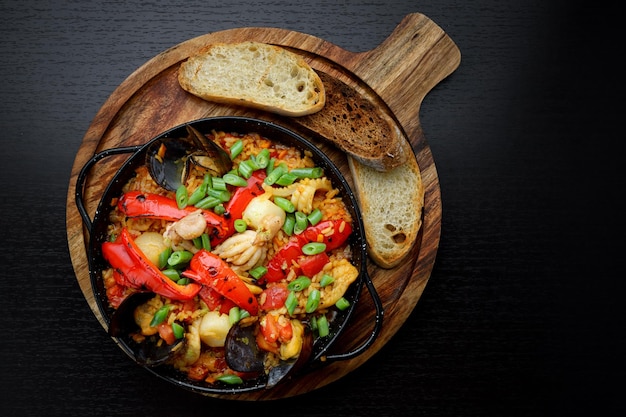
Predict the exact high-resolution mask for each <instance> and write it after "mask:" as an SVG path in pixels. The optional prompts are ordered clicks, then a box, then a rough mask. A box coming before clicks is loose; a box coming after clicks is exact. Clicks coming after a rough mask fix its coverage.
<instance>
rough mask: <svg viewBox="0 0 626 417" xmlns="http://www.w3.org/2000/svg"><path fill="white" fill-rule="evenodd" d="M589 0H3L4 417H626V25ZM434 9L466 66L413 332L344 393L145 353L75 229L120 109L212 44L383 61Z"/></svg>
mask: <svg viewBox="0 0 626 417" xmlns="http://www.w3.org/2000/svg"><path fill="white" fill-rule="evenodd" d="M578 3H580V2H572V1H557V2H555V1H552V2H546V1H538V0H532V1H526V2H516V1H504V2H503V1H495V0H481V1H474V2H465V1H445V0H438V1H407V0H391V1H386V0H380V1H377V0H373V1H368V2H358V1H349V0H348V1H336V2H333V1H323V0H309V1H307V2H299V3H296V2H288V1H270V2H264V1H247V2H246V1H222V2H214V1H211V0H204V1H187V0H170V1H167V2H160V1H155V2H139V1H116V2H99V1H59V2H42V1H39V2H36V1H7V0H3V1H1V2H0V16H2V24H1V25H0V54H1V55H0V57H1V59H0V80H1V82H0V94H1V100H0V121H1V124H0V128H1V129H0V132H1V133H0V135H1V141H0V146H1V147H0V167H1V172H2V178H1V179H2V193H3V194H2V199H1V203H0V204H1V212H2V216H0V219H1V220H0V221H1V227H2V228H1V230H2V233H3V238H2V240H1V243H0V254H1V259H2V264H1V265H2V268H1V269H0V271H1V275H0V310H1V311H2V319H0V335H2V344H1V345H0V346H1V348H0V353H1V355H0V358H1V360H0V415H2V416H5V417H8V416H30V415H33V416H41V415H47V416H57V415H58V416H85V415H90V416H123V415H146V416H148V415H149V416H173V415H174V416H179V415H180V416H205V415H215V413H220V415H249V414H250V413H261V414H263V415H266V414H268V415H269V414H270V413H275V415H295V414H298V415H318V416H327V415H345V416H348V415H349V416H387V415H412V416H417V415H426V416H487V415H498V416H535V415H536V416H540V415H541V416H544V415H545V416H572V415H598V416H608V415H619V414H621V413H623V412H624V411H625V410H626V407H625V406H624V402H623V400H622V394H623V389H622V385H623V384H621V383H620V381H621V379H622V378H623V375H624V370H625V369H624V358H623V355H624V353H625V352H626V349H625V348H626V343H625V341H626V338H625V337H624V330H625V326H624V317H625V315H624V308H623V304H624V303H623V302H622V300H623V297H624V296H623V294H624V292H623V290H624V285H623V283H622V282H623V279H622V278H621V277H622V275H623V272H622V271H621V269H622V268H621V267H622V264H621V262H620V261H619V260H620V259H621V258H622V257H623V255H622V252H621V246H623V245H619V243H620V242H621V240H622V239H623V237H622V235H623V231H624V221H623V214H622V213H621V206H620V205H619V204H618V203H617V199H618V198H619V197H621V194H622V193H621V192H622V190H623V182H622V181H621V180H618V178H619V177H618V176H619V175H620V174H621V168H622V166H623V163H621V162H622V154H621V153H620V152H618V146H617V145H618V143H619V141H620V140H623V138H621V137H617V134H615V133H614V126H615V125H616V124H617V123H616V122H617V120H618V117H623V116H622V114H621V106H617V105H614V104H612V100H614V99H617V100H618V102H619V100H620V99H621V95H618V94H617V92H618V91H623V87H621V80H618V78H617V74H616V72H617V70H615V68H619V67H618V66H617V63H616V62H614V61H613V60H612V57H615V56H616V54H614V53H611V51H619V45H618V42H617V40H616V38H615V35H616V32H617V30H616V27H617V26H616V24H617V23H616V22H617V21H616V19H615V17H616V16H617V14H616V13H614V11H611V10H610V9H609V8H606V7H603V8H600V7H599V6H598V7H596V6H590V5H586V6H585V7H583V6H582V5H579V4H578ZM413 12H419V13H423V14H425V15H426V16H428V17H430V18H431V19H432V20H433V21H434V22H436V23H437V24H438V25H440V26H441V27H442V28H443V29H444V30H445V31H446V32H447V33H448V35H449V36H450V37H451V38H452V39H453V40H454V41H455V42H456V44H457V45H458V46H459V48H460V50H461V53H462V60H461V65H460V67H459V68H458V69H457V70H456V71H455V72H454V73H453V74H452V75H451V76H450V77H449V78H447V79H446V80H444V81H443V82H442V83H441V84H439V85H438V86H437V87H436V88H435V89H434V90H433V91H432V92H431V93H430V94H429V95H428V96H427V97H426V99H425V100H424V102H423V105H422V108H421V112H420V120H421V125H422V127H423V130H424V133H425V135H426V138H427V140H428V143H429V145H430V147H431V149H432V152H433V155H434V159H435V162H436V165H437V170H438V174H439V181H440V185H441V194H442V200H443V222H442V237H441V242H440V247H439V252H438V256H437V260H436V264H435V267H434V270H433V272H432V275H431V278H430V281H429V283H428V285H427V287H426V290H425V292H424V294H423V296H422V298H421V299H420V301H419V302H418V304H417V306H416V308H415V309H414V310H413V313H412V314H411V315H410V317H409V318H408V320H407V321H406V322H405V324H404V326H403V327H402V328H401V329H400V330H399V331H398V333H396V335H395V336H394V337H393V338H392V339H391V340H390V341H389V343H387V344H386V345H385V346H384V347H383V348H382V350H381V351H379V352H378V353H377V354H376V355H375V356H373V357H372V358H371V359H370V360H368V361H367V362H366V363H365V364H364V365H362V366H361V367H359V368H357V369H356V370H354V371H353V372H351V373H350V374H348V375H347V376H345V377H344V378H342V379H340V380H339V381H337V382H335V383H332V384H330V385H328V386H325V387H323V388H321V389H319V390H316V391H313V392H311V393H307V394H304V395H302V396H297V397H293V398H288V399H284V400H278V401H266V402H243V403H241V402H235V401H229V400H221V399H215V398H206V397H201V396H198V395H195V394H192V393H189V392H187V391H183V390H181V389H179V388H177V387H174V386H171V385H170V384H167V383H165V382H163V381H161V380H158V379H156V378H155V377H154V376H152V375H151V374H149V373H148V372H146V371H145V370H143V369H141V368H139V367H138V366H136V365H135V364H133V363H132V362H131V361H130V360H128V358H127V357H126V356H125V355H124V354H123V352H122V351H121V350H120V349H119V348H118V347H117V346H116V345H115V344H114V343H113V342H112V341H111V340H110V339H109V337H108V336H107V335H106V334H105V332H104V331H103V330H102V328H101V326H100V324H99V323H98V322H97V320H96V318H95V317H94V315H93V313H92V311H91V310H90V308H89V307H88V305H87V303H86V301H85V299H84V298H83V295H82V293H81V291H80V289H79V287H78V284H77V282H76V278H75V276H74V271H73V269H72V265H71V261H70V255H69V251H68V247H67V238H66V233H65V206H66V204H65V203H66V196H67V192H68V182H69V176H70V170H71V167H72V164H73V161H74V157H75V155H76V152H77V150H78V147H79V145H80V143H81V141H82V137H83V135H84V132H85V131H86V130H87V128H88V127H89V125H90V123H91V121H92V119H93V117H94V115H95V114H96V113H97V111H98V109H99V108H100V106H102V104H103V103H104V101H105V100H106V98H107V97H108V96H109V95H110V94H111V92H112V91H113V90H114V89H115V88H116V87H117V86H118V85H119V84H120V83H121V82H122V81H123V80H124V79H125V78H126V77H127V76H128V75H129V74H131V73H132V72H133V71H134V70H135V69H136V68H138V67H139V66H141V65H142V64H143V63H144V62H146V61H147V60H149V59H150V58H152V57H153V56H155V55H157V54H158V53H160V52H162V51H164V50H166V49H168V48H170V47H171V46H174V45H176V44H178V43H180V42H183V41H185V40H187V39H190V38H193V37H196V36H200V35H203V34H205V33H209V32H213V31H218V30H223V29H229V28H237V27H247V26H267V27H282V28H285V29H290V30H295V31H299V32H303V33H308V34H311V35H315V36H318V37H320V38H323V39H325V40H328V41H330V42H332V43H334V44H336V45H338V46H341V47H343V48H345V49H348V50H351V51H366V50H370V49H372V48H374V47H376V46H377V45H378V44H379V43H380V42H382V41H383V40H384V39H385V38H386V37H387V36H388V35H389V33H390V32H391V31H392V30H393V28H394V27H395V26H396V25H397V24H398V23H399V22H400V21H401V19H402V18H403V17H404V16H405V15H407V14H409V13H413ZM602 48H607V51H608V53H606V54H605V53H602V52H601V51H602ZM618 81H619V82H618ZM244 413H247V414H244Z"/></svg>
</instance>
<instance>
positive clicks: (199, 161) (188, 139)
mask: <svg viewBox="0 0 626 417" xmlns="http://www.w3.org/2000/svg"><path fill="white" fill-rule="evenodd" d="M185 127H186V130H187V136H185V137H162V138H159V139H158V140H155V141H153V142H152V143H150V145H148V147H147V149H146V165H147V166H148V169H149V171H150V175H151V176H152V179H154V181H155V182H156V183H157V184H159V185H160V186H161V187H163V188H165V189H166V190H169V191H176V189H177V188H178V187H179V186H180V185H181V184H184V183H185V181H186V180H187V176H188V174H189V170H190V168H191V167H190V164H195V165H198V166H200V167H203V168H205V169H206V170H207V171H208V172H209V173H210V174H211V175H214V176H216V177H221V176H222V175H224V174H225V173H227V172H228V171H230V170H231V169H232V166H233V163H232V160H231V159H230V155H229V154H228V152H226V151H225V150H224V149H222V148H221V147H220V146H219V145H217V144H216V143H214V142H213V141H211V140H210V139H208V138H207V137H206V136H205V135H203V134H202V133H201V132H199V131H198V130H197V129H196V128H194V127H193V126H190V125H186V126H185Z"/></svg>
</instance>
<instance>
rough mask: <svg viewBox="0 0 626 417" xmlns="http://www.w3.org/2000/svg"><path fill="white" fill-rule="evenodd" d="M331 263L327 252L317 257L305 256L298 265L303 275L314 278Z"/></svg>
mask: <svg viewBox="0 0 626 417" xmlns="http://www.w3.org/2000/svg"><path fill="white" fill-rule="evenodd" d="M329 261H330V258H329V257H328V255H327V254H326V252H322V253H318V254H317V255H309V256H303V257H302V258H300V259H299V260H298V264H299V265H300V269H301V270H302V273H303V274H304V275H306V276H307V277H309V278H312V277H313V276H314V275H315V274H317V273H318V272H320V271H321V270H322V268H324V265H326V264H327V263H328V262H329Z"/></svg>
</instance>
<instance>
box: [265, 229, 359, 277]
mask: <svg viewBox="0 0 626 417" xmlns="http://www.w3.org/2000/svg"><path fill="white" fill-rule="evenodd" d="M329 231H330V233H329ZM350 233H352V226H351V225H350V223H348V222H346V221H345V220H324V221H321V222H319V223H318V224H316V225H315V226H309V227H307V228H306V229H305V230H304V232H302V233H300V234H298V235H293V236H292V237H291V238H290V239H289V241H288V242H287V244H286V245H285V246H283V247H282V248H281V249H280V250H279V251H278V253H276V255H274V257H273V258H272V259H270V261H269V262H268V265H267V273H266V274H265V275H264V276H263V277H262V278H261V280H263V281H266V282H277V281H280V280H282V279H284V278H286V277H287V275H288V273H289V270H290V269H291V267H292V266H293V263H294V261H296V260H297V259H298V257H300V256H302V255H303V253H302V247H303V246H304V245H306V244H307V243H309V242H323V243H325V244H326V252H328V251H331V250H333V249H336V248H338V247H340V246H341V245H343V244H344V243H345V242H346V241H347V240H348V237H349V236H350Z"/></svg>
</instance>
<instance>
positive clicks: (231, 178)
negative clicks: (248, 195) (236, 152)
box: [222, 174, 248, 187]
mask: <svg viewBox="0 0 626 417" xmlns="http://www.w3.org/2000/svg"><path fill="white" fill-rule="evenodd" d="M222 178H223V179H224V182H225V183H226V184H230V185H234V186H235V187H245V186H246V185H248V181H246V180H245V179H243V178H241V177H240V176H239V175H236V174H224V176H223V177H222Z"/></svg>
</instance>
